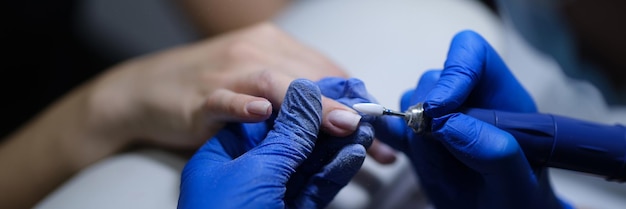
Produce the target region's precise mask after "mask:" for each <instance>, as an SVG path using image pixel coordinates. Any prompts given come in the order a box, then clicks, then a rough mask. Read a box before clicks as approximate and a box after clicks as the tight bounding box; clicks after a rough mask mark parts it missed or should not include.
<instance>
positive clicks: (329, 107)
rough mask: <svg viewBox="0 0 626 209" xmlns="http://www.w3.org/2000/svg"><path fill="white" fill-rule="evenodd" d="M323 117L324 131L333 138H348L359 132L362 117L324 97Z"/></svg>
mask: <svg viewBox="0 0 626 209" xmlns="http://www.w3.org/2000/svg"><path fill="white" fill-rule="evenodd" d="M322 106H323V113H324V114H323V117H322V129H323V130H324V131H325V132H326V133H328V134H330V135H333V136H339V137H343V136H348V135H350V134H352V133H354V131H356V130H357V128H358V126H359V123H360V121H361V118H362V117H361V116H360V115H359V114H357V113H356V111H354V110H352V109H351V108H349V107H347V106H345V105H343V104H341V103H339V102H337V101H335V100H332V99H328V98H326V97H322Z"/></svg>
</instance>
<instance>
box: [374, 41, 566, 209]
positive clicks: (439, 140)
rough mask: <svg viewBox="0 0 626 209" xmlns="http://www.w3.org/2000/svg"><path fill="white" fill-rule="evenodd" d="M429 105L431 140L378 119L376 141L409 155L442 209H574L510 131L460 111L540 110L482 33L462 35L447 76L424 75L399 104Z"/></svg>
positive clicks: (398, 122) (439, 73)
mask: <svg viewBox="0 0 626 209" xmlns="http://www.w3.org/2000/svg"><path fill="white" fill-rule="evenodd" d="M418 102H424V109H425V113H426V115H428V116H430V117H433V120H432V135H423V136H419V135H416V134H414V133H413V132H412V131H411V130H410V129H409V128H407V127H406V124H405V123H404V122H403V121H402V120H401V119H398V118H392V117H380V118H379V119H378V120H377V121H375V122H374V126H375V130H376V136H377V137H378V138H379V139H382V140H383V141H384V142H386V143H388V144H390V145H391V146H392V147H394V148H396V149H398V150H401V151H403V152H404V153H406V154H407V155H408V156H409V158H410V159H411V162H412V164H413V166H414V168H415V170H416V171H417V173H418V176H419V178H420V182H421V185H422V188H423V189H424V190H425V191H426V193H427V194H428V196H429V198H430V200H431V201H432V202H433V204H434V205H435V207H436V208H438V209H445V208H568V207H570V206H569V205H567V204H565V203H563V202H561V201H560V200H559V199H558V198H557V197H556V196H555V195H554V192H553V191H552V189H551V187H550V182H549V179H548V172H547V170H546V169H545V168H534V167H531V166H530V164H529V163H528V161H527V160H526V157H525V156H524V153H523V152H522V150H521V149H520V147H519V145H518V143H517V141H516V140H515V138H513V137H512V136H511V135H510V134H508V133H507V132H504V131H502V130H500V129H498V128H496V127H494V126H492V125H490V124H487V123H484V122H482V121H479V120H476V119H474V118H472V117H469V116H466V115H464V114H462V113H456V112H458V110H459V109H460V108H465V107H477V108H489V109H497V110H506V111H514V112H536V111H537V108H536V107H535V104H534V102H533V100H532V98H531V97H530V95H529V94H528V93H527V92H526V90H524V88H523V87H522V86H521V84H520V83H519V82H518V81H517V80H516V79H515V77H514V76H513V75H512V74H511V72H510V71H509V70H508V68H507V66H506V65H505V64H504V62H503V61H502V59H501V58H500V57H499V56H498V54H497V53H496V52H495V51H494V50H493V48H492V47H491V46H490V45H489V44H488V43H487V42H486V41H485V40H484V39H483V38H482V37H481V36H480V35H478V34H476V33H474V32H471V31H464V32H461V33H459V34H457V35H456V36H455V37H454V39H453V41H452V44H451V46H450V51H449V52H448V57H447V60H446V62H445V66H444V70H443V71H429V72H426V73H425V74H424V75H423V76H422V78H421V79H420V81H419V85H418V86H417V88H416V89H415V91H410V92H407V93H406V94H405V95H404V96H403V98H402V100H401V109H402V110H406V109H407V108H408V107H409V106H412V105H414V104H416V103H418Z"/></svg>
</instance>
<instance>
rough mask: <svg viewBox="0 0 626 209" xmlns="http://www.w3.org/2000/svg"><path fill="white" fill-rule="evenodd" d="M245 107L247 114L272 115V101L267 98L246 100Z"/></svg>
mask: <svg viewBox="0 0 626 209" xmlns="http://www.w3.org/2000/svg"><path fill="white" fill-rule="evenodd" d="M245 109H246V112H248V113H249V114H252V115H256V116H262V117H269V116H270V115H272V103H270V102H269V101H267V100H257V101H251V102H248V103H247V104H246V106H245Z"/></svg>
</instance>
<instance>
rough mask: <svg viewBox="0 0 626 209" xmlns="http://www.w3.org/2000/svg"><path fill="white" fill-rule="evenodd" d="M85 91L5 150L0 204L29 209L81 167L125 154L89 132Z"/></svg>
mask: <svg viewBox="0 0 626 209" xmlns="http://www.w3.org/2000/svg"><path fill="white" fill-rule="evenodd" d="M86 99H87V97H86V90H84V89H80V90H77V91H75V92H73V93H71V94H69V95H67V96H66V97H65V98H63V99H62V100H60V101H59V102H57V103H56V104H54V105H53V106H51V107H50V108H48V109H47V110H46V111H45V112H43V113H42V114H41V115H40V116H39V117H37V118H35V119H34V120H33V121H32V122H30V123H29V124H27V125H25V126H24V127H22V128H21V129H20V130H18V131H17V132H15V133H14V134H13V135H11V136H10V137H9V138H7V139H5V142H4V144H2V146H1V147H0V167H1V168H2V172H0V193H1V194H2V195H0V202H2V203H3V207H6V208H30V207H32V206H33V205H34V204H36V203H37V202H38V201H39V200H41V199H42V198H43V197H45V195H47V194H48V193H49V192H51V191H52V190H54V189H55V188H56V187H57V186H58V185H60V184H61V183H63V182H64V181H65V180H67V179H68V178H69V177H71V176H72V175H73V174H74V173H76V172H78V171H79V170H80V169H81V168H84V167H85V166H87V165H89V164H91V163H93V162H95V161H97V160H99V159H101V158H103V157H105V156H108V155H111V154H113V153H115V152H116V151H118V150H120V149H121V148H122V147H123V146H124V144H123V143H122V141H121V140H120V141H119V143H116V142H115V141H112V140H110V139H104V138H103V137H106V136H102V135H97V134H95V133H94V132H93V131H94V129H92V128H90V126H91V122H89V114H86V112H87V110H86V108H87V105H86V103H87V102H86Z"/></svg>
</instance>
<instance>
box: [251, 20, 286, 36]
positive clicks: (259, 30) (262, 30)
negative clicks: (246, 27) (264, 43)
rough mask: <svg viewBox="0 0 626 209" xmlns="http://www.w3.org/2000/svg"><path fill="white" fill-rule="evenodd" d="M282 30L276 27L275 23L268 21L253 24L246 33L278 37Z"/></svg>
mask: <svg viewBox="0 0 626 209" xmlns="http://www.w3.org/2000/svg"><path fill="white" fill-rule="evenodd" d="M282 33H283V32H282V31H281V30H280V29H278V27H276V25H274V24H272V23H269V22H263V23H259V24H257V25H255V26H253V27H252V28H251V29H250V31H249V33H248V35H251V36H256V37H258V36H260V37H264V38H275V37H280V36H281V35H282Z"/></svg>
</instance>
